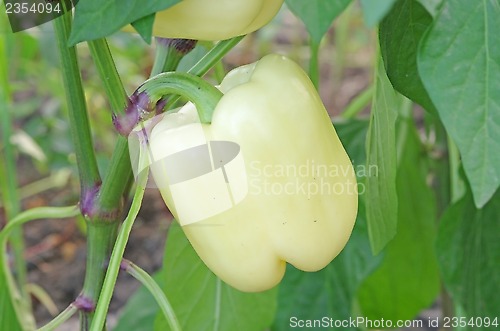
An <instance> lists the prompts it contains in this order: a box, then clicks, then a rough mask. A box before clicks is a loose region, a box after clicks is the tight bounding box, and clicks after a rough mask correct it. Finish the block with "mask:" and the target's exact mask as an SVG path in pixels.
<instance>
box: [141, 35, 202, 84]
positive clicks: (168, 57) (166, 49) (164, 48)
mask: <svg viewBox="0 0 500 331" xmlns="http://www.w3.org/2000/svg"><path fill="white" fill-rule="evenodd" d="M155 40H156V56H155V62H154V64H153V69H152V70H151V75H150V77H153V76H156V75H158V74H160V73H162V72H167V71H171V70H174V69H176V68H177V66H178V65H179V62H180V61H181V60H182V58H183V57H184V56H185V55H186V54H188V53H189V52H191V51H192V50H193V49H194V47H195V46H196V43H197V41H196V40H191V39H170V38H158V37H157V38H155Z"/></svg>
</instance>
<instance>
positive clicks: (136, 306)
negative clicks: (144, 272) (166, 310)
mask: <svg viewBox="0 0 500 331" xmlns="http://www.w3.org/2000/svg"><path fill="white" fill-rule="evenodd" d="M153 278H154V279H155V280H156V281H158V279H159V278H160V277H159V275H158V274H157V275H155V276H154V277H153ZM159 311H160V307H159V306H158V303H157V302H156V300H155V299H154V297H153V295H152V294H151V293H149V290H148V289H147V288H145V287H144V286H141V287H139V288H138V289H137V291H136V292H135V293H134V295H133V296H132V297H131V298H130V299H129V300H127V304H126V305H125V308H123V310H122V311H121V314H120V319H119V320H118V323H117V324H116V326H115V327H114V328H113V331H151V330H154V325H155V320H156V316H157V315H158V312H159Z"/></svg>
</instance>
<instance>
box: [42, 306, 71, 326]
mask: <svg viewBox="0 0 500 331" xmlns="http://www.w3.org/2000/svg"><path fill="white" fill-rule="evenodd" d="M77 311H78V308H77V307H75V306H74V305H73V304H70V305H69V306H68V307H66V309H64V310H63V311H62V312H61V313H60V314H59V315H57V316H56V317H55V318H54V319H53V320H52V321H50V322H49V323H48V324H46V325H44V326H42V327H41V328H39V329H38V330H37V331H53V330H55V329H56V328H57V327H58V326H60V325H61V324H63V323H64V322H66V321H67V320H68V319H70V318H71V316H73V315H74V314H75V313H76V312H77Z"/></svg>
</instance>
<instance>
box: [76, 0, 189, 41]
mask: <svg viewBox="0 0 500 331" xmlns="http://www.w3.org/2000/svg"><path fill="white" fill-rule="evenodd" d="M178 2H180V0H148V1H135V0H107V1H104V2H103V1H101V0H85V1H79V2H78V4H77V5H76V6H75V17H74V23H73V28H72V31H71V35H70V37H69V43H70V45H74V44H76V43H79V42H81V41H85V40H93V39H98V38H102V37H106V36H108V35H110V34H112V33H114V32H116V31H118V30H119V29H120V28H122V27H124V26H125V25H127V24H129V23H132V22H134V21H136V20H138V19H140V18H142V17H144V16H147V15H150V14H152V13H155V12H157V11H160V10H163V9H167V8H169V7H171V6H173V5H175V4H176V3H178Z"/></svg>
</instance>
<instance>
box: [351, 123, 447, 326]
mask: <svg viewBox="0 0 500 331" xmlns="http://www.w3.org/2000/svg"><path fill="white" fill-rule="evenodd" d="M406 121H407V124H406V125H407V127H406V130H408V131H407V132H408V134H407V138H406V142H405V144H404V148H403V149H402V150H403V153H402V156H401V163H400V167H399V168H398V176H397V191H398V232H397V235H396V236H395V237H394V239H393V240H392V241H391V242H390V243H389V244H388V245H387V247H386V250H385V253H386V256H385V259H384V261H383V262H382V265H381V267H380V268H379V269H377V270H376V271H375V272H374V273H373V275H371V276H370V277H369V278H368V279H367V281H366V282H365V283H364V284H363V285H362V286H361V288H360V290H359V292H358V298H359V303H360V306H361V310H362V312H363V316H366V317H368V318H370V319H373V320H380V319H381V318H384V319H385V320H392V321H393V322H394V323H396V321H397V320H409V319H412V318H414V317H415V316H416V315H417V314H418V313H419V312H420V311H421V310H422V309H423V308H426V307H428V306H429V305H430V304H432V303H433V302H434V300H435V299H436V296H437V295H438V293H439V289H440V283H439V273H438V266H437V260H436V253H435V249H434V241H435V237H436V232H437V229H436V225H435V224H436V219H435V218H436V203H435V197H434V195H433V192H432V190H431V189H430V188H429V187H428V186H427V184H426V174H427V169H426V167H424V166H423V165H422V163H423V161H425V159H423V158H422V155H424V156H425V154H424V153H423V147H422V144H421V142H420V140H419V137H418V133H417V131H416V129H415V127H414V126H413V121H412V119H409V120H406ZM367 199H369V197H367Z"/></svg>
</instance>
